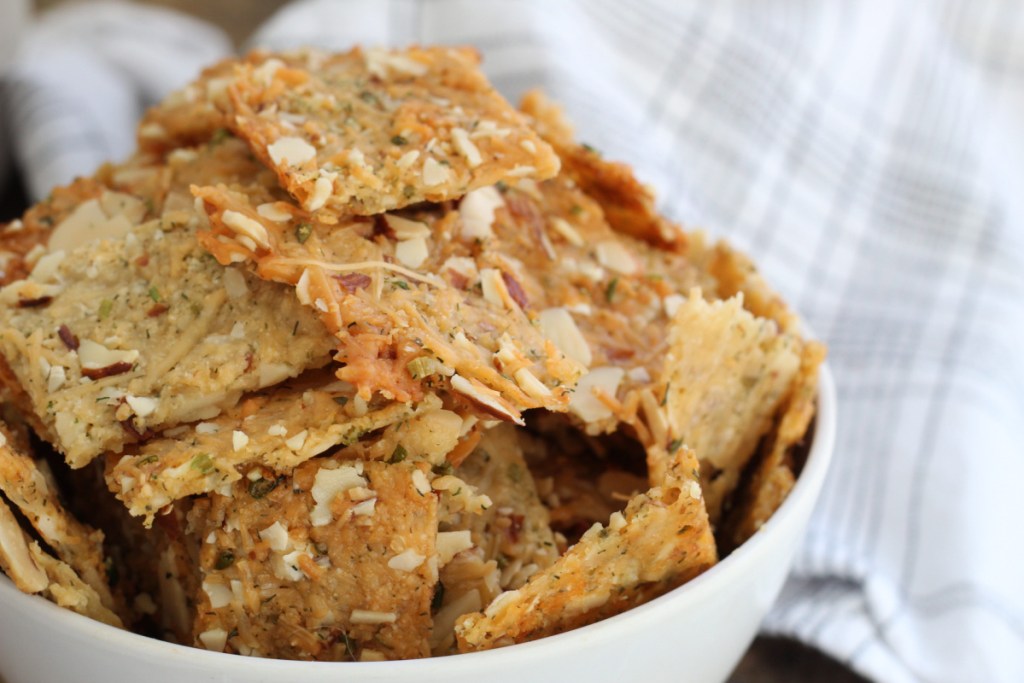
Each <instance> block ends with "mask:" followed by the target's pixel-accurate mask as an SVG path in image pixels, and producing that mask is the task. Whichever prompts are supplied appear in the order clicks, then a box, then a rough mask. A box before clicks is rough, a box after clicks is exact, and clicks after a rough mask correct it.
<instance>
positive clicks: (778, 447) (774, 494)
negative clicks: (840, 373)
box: [720, 342, 825, 550]
mask: <svg viewBox="0 0 1024 683" xmlns="http://www.w3.org/2000/svg"><path fill="white" fill-rule="evenodd" d="M824 361H825V347H824V345H822V344H819V343H816V342H808V343H806V344H805V345H804V348H803V352H802V353H801V356H800V370H799V373H798V374H797V377H796V379H795V380H794V381H793V386H792V387H791V388H790V390H789V395H788V396H787V397H786V400H785V404H784V405H783V407H782V409H781V416H780V417H777V418H776V424H775V426H774V427H773V429H772V432H771V434H770V438H769V439H767V440H766V441H765V443H764V445H763V446H762V451H763V453H762V455H761V457H760V459H759V461H758V462H757V463H755V465H754V470H753V472H752V473H751V476H750V479H749V481H747V482H746V484H745V486H742V487H741V488H740V489H738V490H737V492H736V493H737V498H736V502H735V504H734V507H733V509H731V510H729V511H728V513H727V515H726V516H725V518H724V524H723V528H722V533H721V534H720V538H721V539H724V540H723V541H722V542H723V543H724V544H726V545H727V546H728V548H729V549H730V550H731V549H733V548H737V547H739V546H740V544H742V543H744V542H745V541H746V540H747V539H749V538H750V537H751V536H753V535H754V534H755V533H757V530H758V529H760V528H761V527H762V526H763V525H764V523H765V522H767V521H768V520H769V519H770V518H771V516H772V515H773V514H774V513H775V511H776V510H778V509H779V506H780V505H782V503H783V501H785V500H786V497H787V496H788V495H789V492H790V490H791V489H792V488H793V485H794V484H795V483H796V471H795V468H794V463H793V462H792V450H793V448H794V447H795V446H796V445H797V444H799V443H800V442H801V441H802V440H803V439H804V438H805V437H806V436H807V430H808V427H809V426H810V423H811V420H812V419H813V418H814V412H815V401H816V399H817V397H818V375H819V371H820V369H821V364H822V363H823V362H824Z"/></svg>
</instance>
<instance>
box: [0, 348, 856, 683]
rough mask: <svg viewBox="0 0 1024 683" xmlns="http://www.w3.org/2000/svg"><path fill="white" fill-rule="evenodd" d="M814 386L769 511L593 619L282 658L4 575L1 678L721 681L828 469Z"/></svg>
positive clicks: (825, 431) (824, 414)
mask: <svg viewBox="0 0 1024 683" xmlns="http://www.w3.org/2000/svg"><path fill="white" fill-rule="evenodd" d="M819 391H820V394H819V399H818V416H817V424H816V427H815V432H814V442H813V444H812V446H811V449H810V453H809V455H808V458H807V463H806V465H805V466H804V469H803V472H802V473H801V474H800V477H799V479H798V480H797V482H796V486H795V487H794V489H793V491H792V493H790V495H789V498H788V499H787V500H786V502H785V503H784V504H783V505H782V507H781V508H779V510H778V511H777V512H776V513H775V515H774V516H773V517H772V518H771V520H769V521H768V523H767V524H765V526H764V527H762V529H761V530H760V531H759V532H758V533H757V534H756V535H755V536H754V537H753V538H751V539H750V540H749V541H747V542H746V543H744V544H743V545H742V546H741V547H740V548H738V549H737V550H736V551H734V552H733V553H732V554H731V555H729V556H728V557H727V558H726V559H725V560H723V561H722V562H720V563H719V564H718V565H716V566H715V567H713V568H712V569H710V570H709V571H707V572H705V573H704V574H703V575H701V576H699V577H697V578H696V579H694V580H693V581H690V582H689V583H687V584H686V585H684V586H681V587H680V588H677V589H676V590H674V591H672V592H670V593H668V594H667V595H664V596H662V597H660V598H658V599H657V600H654V601H652V602H649V603H647V604H646V605H642V606H640V607H637V608H636V609H633V610H630V611H629V612H626V613H624V614H620V615H618V616H616V617H612V618H610V619H607V620H605V621H602V622H600V623H597V624H593V625H591V626H586V627H584V628H580V629H577V630H575V631H571V632H569V633H563V634H561V635H557V636H553V637H551V638H545V639H543V640H539V641H536V642H533V643H525V644H523V645H515V646H512V647H507V648H502V649H498V650H492V651H489V652H480V653H474V654H467V655H459V656H456V657H442V658H438V659H420V660H412V661H404V662H372V663H328V662H289V661H282V660H270V659H255V658H248V657H239V656H236V655H226V654H220V653H214V652H207V651H205V650H199V649H195V648H190V647H183V646H180V645H172V644H170V643H165V642H162V641H159V640H153V639H151V638H146V637H143V636H139V635H135V634H133V633H128V632H125V631H120V630H118V629H115V628H112V627H109V626H105V625H103V624H100V623H97V622H94V621H91V620H89V619H86V618H85V617H81V616H79V615H77V614H74V613H73V612H70V611H67V610H64V609H61V608H59V607H57V606H56V605H53V604H51V603H49V602H47V601H46V600H44V599H43V598H40V597H35V596H29V595H24V594H22V593H20V592H19V591H18V590H17V589H16V588H14V586H13V585H12V584H11V583H10V581H8V580H7V578H6V577H3V576H0V678H2V679H4V680H5V681H6V683H58V682H62V681H87V682H90V683H92V682H97V683H178V682H181V681H188V682H189V683H193V682H194V683H198V682H200V681H217V682H219V683H229V682H234V681H238V682H242V681H244V682H246V683H257V682H259V683H263V682H266V683H320V682H325V683H326V682H327V681H331V682H332V683H337V682H344V681H388V682H392V683H406V682H412V681H415V682H416V683H424V682H425V681H446V682H448V683H483V682H486V683H494V682H496V681H517V682H520V683H522V682H524V681H525V682H527V683H540V682H542V681H559V682H560V683H564V682H565V681H579V680H583V681H640V680H642V681H644V682H645V683H655V682H656V681H666V682H668V681H671V682H673V683H678V682H679V681H688V682H690V683H701V682H704V681H708V682H715V681H723V680H725V678H726V677H727V676H728V675H729V673H730V672H731V671H732V670H733V668H734V667H735V666H736V663H737V662H738V661H739V659H740V657H741V656H742V655H743V653H744V652H745V651H746V649H747V647H749V645H750V642H751V641H752V640H753V638H754V635H755V633H756V632H757V627H758V625H759V624H760V623H761V620H762V619H763V618H764V615H765V614H766V613H767V612H768V609H769V608H770V607H771V605H772V603H773V602H774V601H775V598H776V597H777V596H778V593H779V590H780V589H781V587H782V583H783V581H784V579H785V577H786V574H787V573H788V571H789V566H790V563H791V562H792V559H793V556H794V554H795V552H796V549H797V547H798V546H799V544H800V541H801V539H802V538H803V535H804V532H805V530H806V528H807V522H808V519H809V518H810V515H811V511H812V510H813V508H814V504H815V501H816V500H817V498H818V494H819V493H820V491H821V487H822V483H823V482H824V479H825V473H826V471H827V469H828V464H829V460H830V459H831V457H832V447H833V443H834V439H835V419H836V398H835V387H834V385H833V382H832V376H831V374H830V372H829V370H828V367H827V366H826V367H824V368H823V370H822V373H821V383H820V387H819Z"/></svg>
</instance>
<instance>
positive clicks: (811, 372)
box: [0, 48, 824, 661]
mask: <svg viewBox="0 0 1024 683" xmlns="http://www.w3.org/2000/svg"><path fill="white" fill-rule="evenodd" d="M138 143H139V147H138V151H137V153H136V154H135V155H134V156H132V157H131V158H130V159H128V160H127V161H125V162H123V163H120V164H114V165H108V166H105V167H103V168H101V169H100V170H99V171H98V172H97V173H96V174H95V175H94V176H92V177H91V178H84V179H79V180H77V181H75V182H74V183H72V184H71V185H69V186H67V187H63V188H58V189H56V190H54V192H53V194H52V195H51V196H50V197H49V198H47V199H46V200H45V201H43V202H41V203H40V204H38V205H36V206H34V207H32V208H31V209H30V210H29V211H28V212H27V213H26V214H25V215H24V217H23V218H22V219H20V220H17V221H14V222H13V223H10V224H8V225H7V226H6V227H5V228H4V229H3V230H2V232H0V249H2V251H0V266H2V270H3V278H2V283H3V284H4V287H3V289H2V290H0V356H2V358H0V383H2V385H3V401H4V414H3V417H4V422H3V426H2V428H0V435H2V437H3V438H2V440H0V441H2V446H0V490H2V494H3V495H2V496H0V567H2V568H3V570H4V571H5V572H6V573H7V575H8V576H9V577H10V578H11V579H12V580H13V581H14V583H15V584H16V585H17V586H18V587H19V588H21V589H22V590H24V591H26V592H29V593H38V594H40V595H43V596H44V597H46V598H48V599H50V600H52V601H54V602H56V603H57V604H60V605H62V606H65V607H67V608H69V609H73V610H75V611H77V612H80V613H82V614H85V615H87V616H90V617H93V618H95V619H99V620H102V621H105V622H107V623H110V624H113V625H117V626H123V627H126V628H133V629H136V630H139V631H142V632H146V633H150V634H154V635H157V636H159V637H163V638H167V639H170V640H175V641H178V642H185V643H189V644H194V645H196V646H197V647H203V648H207V649H210V650H216V651H226V652H232V653H239V654H243V655H255V656H263V657H278V658H289V659H311V660H350V661H372V660H384V659H405V658H415V657H426V656H430V655H443V654H451V653H455V652H465V651H473V650H481V649H487V648H492V647H497V646H502V645H508V644H512V643H518V642H523V641H527V640H532V639H536V638H541V637H544V636H546V635H550V634H553V633H558V632H562V631H565V630H568V629H572V628H575V627H578V626H581V625H584V624H587V623H591V622H594V621H597V620H599V619H602V618H605V617H607V616H610V615H614V614H616V613H619V612H621V611H623V610H626V609H628V608H630V607H632V606H634V605H637V604H640V603H642V602H645V601H647V600H650V599H652V598H654V597H657V596H658V595H661V594H663V593H665V592H667V591H669V590H671V589H672V588H674V587H676V586H679V585H680V584H682V583H684V582H685V581H687V580H688V579H690V578H692V577H693V576H696V575H697V574H699V573H701V572H703V571H704V570H706V569H708V568H709V567H711V566H712V565H713V564H714V563H715V562H716V561H717V559H718V557H719V556H720V555H722V554H724V553H725V552H727V551H728V550H730V549H731V548H733V547H735V546H736V545H738V544H739V543H742V542H743V541H744V540H745V539H746V538H748V537H749V536H750V535H752V534H753V533H755V532H756V531H757V529H758V528H759V527H760V525H761V524H763V523H764V521H765V520H767V519H768V517H769V516H770V515H771V514H772V512H773V511H774V510H775V509H776V508H777V507H778V506H779V504H780V503H781V502H782V500H783V499H784V498H785V496H786V494H787V493H788V491H789V489H790V488H791V487H792V485H793V482H794V478H795V476H796V475H795V471H796V469H797V468H798V462H797V460H798V457H796V455H795V454H796V452H797V449H798V447H799V446H800V444H801V443H802V442H803V440H804V438H805V436H806V434H807V431H808V428H809V425H810V423H811V420H812V417H813V414H814V405H815V391H816V386H817V372H818V367H819V365H820V363H821V361H822V358H823V356H824V351H823V348H822V347H821V345H819V344H817V343H814V342H810V341H807V340H805V339H803V338H802V337H801V336H800V333H799V330H798V324H797V320H796V318H795V316H794V315H793V314H792V313H791V312H790V311H789V310H788V309H787V307H786V306H785V304H784V303H783V302H782V301H780V300H779V298H778V297H777V296H776V295H775V294H774V293H772V292H771V290H769V289H768V288H767V287H766V285H765V284H764V282H763V281H762V279H761V277H760V276H759V275H758V274H757V272H756V270H755V269H754V267H753V266H752V265H751V263H750V262H749V261H748V260H747V259H746V258H745V257H743V256H742V255H740V254H738V253H736V252H735V251H733V250H731V249H730V248H729V247H728V246H726V245H725V244H709V243H708V242H707V241H706V240H705V239H704V237H703V236H702V235H700V234H696V233H694V234H686V233H684V232H683V231H682V230H681V229H680V228H679V227H678V226H676V225H674V224H672V223H671V222H669V221H667V220H666V219H664V218H663V217H662V216H660V215H659V214H658V213H657V212H656V210H655V209H654V200H653V197H652V196H651V193H650V191H649V190H648V189H647V188H645V187H644V186H643V185H641V184H640V183H639V182H638V181H637V180H636V179H635V178H634V177H633V175H632V173H631V171H630V169H629V168H628V167H627V166H624V165H622V164H619V163H614V162H610V161H607V160H605V159H604V158H602V156H601V155H600V153H598V152H597V151H595V150H593V149H592V148H590V147H588V146H586V145H581V144H579V143H577V142H576V141H575V140H574V139H573V134H572V129H571V126H570V125H569V124H568V123H567V122H566V121H565V120H564V118H563V117H562V114H561V112H560V111H559V110H558V109H557V107H555V106H554V105H552V104H551V103H550V102H548V101H547V100H545V99H544V98H543V96H541V95H540V94H538V93H532V94H530V95H528V96H527V97H526V98H525V100H524V101H523V103H522V105H521V107H520V109H519V110H516V109H514V108H513V107H511V106H510V105H509V104H508V103H507V102H505V100H503V99H502V98H501V97H500V96H499V95H498V94H497V92H495V90H494V89H493V88H492V87H491V86H490V85H489V84H488V82H487V81H486V79H485V78H484V76H483V75H482V73H481V72H480V69H479V57H478V55H477V54H476V53H475V52H474V51H473V50H470V49H454V48H412V49H408V50H404V51H388V50H361V49H355V50H352V51H350V52H347V53H343V54H328V53H321V52H315V51H303V52H297V53H290V54H268V53H253V54H251V55H249V56H247V57H245V58H242V59H237V60H230V61H226V62H223V63H221V64H218V65H215V66H213V67H211V68H210V69H208V70H207V71H206V72H204V73H203V74H202V75H201V76H200V78H199V79H198V80H197V81H196V82H194V83H193V84H191V85H189V86H188V87H186V88H185V89H183V90H182V91H180V92H177V93H175V94H174V95H172V96H171V97H169V98H168V99H167V100H166V101H165V102H164V103H162V104H161V105H159V106H158V107H156V108H154V109H152V110H151V111H149V112H148V113H147V114H146V116H145V118H144V120H143V121H142V123H141V124H140V127H139V131H138Z"/></svg>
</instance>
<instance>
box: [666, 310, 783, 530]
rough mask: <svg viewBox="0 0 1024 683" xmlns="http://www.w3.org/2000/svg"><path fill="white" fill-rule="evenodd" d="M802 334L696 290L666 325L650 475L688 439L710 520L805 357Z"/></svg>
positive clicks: (717, 513)
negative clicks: (662, 434) (662, 425)
mask: <svg viewBox="0 0 1024 683" xmlns="http://www.w3.org/2000/svg"><path fill="white" fill-rule="evenodd" d="M801 344H802V342H801V341H800V339H799V338H798V337H794V336H792V335H789V334H785V333H781V332H779V330H778V326H777V325H776V324H775V322H774V321H772V320H767V319H765V318H756V317H754V316H753V315H751V314H750V313H749V312H747V311H745V310H744V309H743V303H742V297H734V298H732V299H729V300H727V301H715V302H708V301H706V300H705V299H704V298H703V296H702V294H701V292H700V291H699V290H694V291H692V292H691V293H690V295H689V297H688V298H687V299H686V301H685V302H684V303H682V304H681V305H680V307H679V310H678V311H677V312H676V314H675V317H674V318H673V321H672V323H671V327H670V329H669V352H668V354H667V356H666V357H665V370H664V373H663V375H662V377H663V381H664V382H665V384H664V385H663V386H664V387H665V388H664V394H663V399H662V403H663V404H664V416H665V419H666V422H667V441H666V443H664V444H655V445H654V447H652V448H651V449H650V450H649V456H648V468H649V471H650V477H651V481H652V483H655V484H656V483H659V482H660V481H661V477H662V474H663V472H664V470H665V467H666V465H667V464H668V462H670V458H671V456H672V454H673V452H674V451H675V450H677V449H679V448H680V447H681V446H683V445H685V446H688V447H689V448H692V449H693V450H694V451H695V452H696V453H697V458H698V459H699V460H700V463H701V472H702V476H703V487H704V495H705V497H706V501H707V509H708V515H709V516H710V518H711V523H712V524H716V523H717V522H718V518H719V515H720V513H721V509H722V504H723V502H724V500H725V497H726V496H727V495H728V494H729V493H730V492H731V491H732V490H733V489H734V488H735V487H736V484H737V483H738V482H739V478H740V474H741V473H742V471H743V468H744V467H745V466H746V464H747V462H748V461H749V459H750V457H751V456H752V455H753V453H754V450H755V449H756V448H757V444H758V441H759V440H760V439H761V437H762V436H764V435H765V434H766V433H767V432H768V431H769V429H770V428H771V425H772V418H773V416H774V415H775V413H776V411H777V409H778V406H779V405H780V403H781V401H782V400H783V399H784V398H785V396H786V394H787V392H788V390H789V387H790V386H791V384H792V381H793V379H794V377H796V374H797V370H798V368H799V365H800V349H801Z"/></svg>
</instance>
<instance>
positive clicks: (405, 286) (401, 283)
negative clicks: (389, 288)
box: [391, 280, 409, 290]
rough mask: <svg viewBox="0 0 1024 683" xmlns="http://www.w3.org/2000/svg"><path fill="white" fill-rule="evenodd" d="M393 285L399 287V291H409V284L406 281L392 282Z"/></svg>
mask: <svg viewBox="0 0 1024 683" xmlns="http://www.w3.org/2000/svg"><path fill="white" fill-rule="evenodd" d="M391 284H393V285H394V286H395V287H398V288H399V289H406V290H407V289H409V283H408V282H406V281H405V280H392V281H391Z"/></svg>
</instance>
